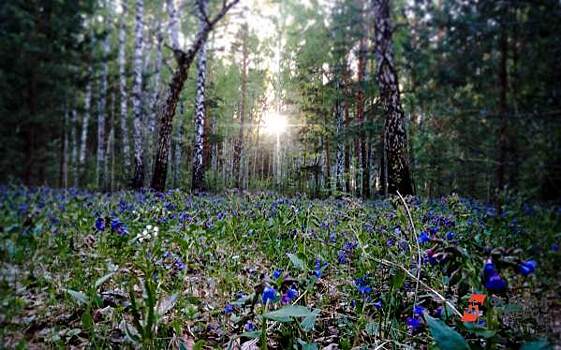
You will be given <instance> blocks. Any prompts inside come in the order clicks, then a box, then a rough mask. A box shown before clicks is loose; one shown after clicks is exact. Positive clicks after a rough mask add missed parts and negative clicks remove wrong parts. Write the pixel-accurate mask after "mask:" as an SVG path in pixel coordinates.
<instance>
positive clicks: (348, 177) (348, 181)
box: [344, 102, 351, 193]
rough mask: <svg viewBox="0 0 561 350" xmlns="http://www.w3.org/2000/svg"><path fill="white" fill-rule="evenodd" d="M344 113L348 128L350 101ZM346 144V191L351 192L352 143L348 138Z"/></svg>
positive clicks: (346, 104)
mask: <svg viewBox="0 0 561 350" xmlns="http://www.w3.org/2000/svg"><path fill="white" fill-rule="evenodd" d="M344 115H345V124H344V125H345V129H346V130H348V128H349V125H350V123H351V118H350V115H349V103H348V102H345V110H344ZM344 145H345V172H344V177H345V191H346V192H347V193H350V192H351V144H350V143H349V142H348V141H347V140H345V142H344Z"/></svg>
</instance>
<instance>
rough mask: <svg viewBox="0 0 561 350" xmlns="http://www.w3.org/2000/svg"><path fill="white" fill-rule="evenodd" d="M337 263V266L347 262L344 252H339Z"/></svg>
mask: <svg viewBox="0 0 561 350" xmlns="http://www.w3.org/2000/svg"><path fill="white" fill-rule="evenodd" d="M337 261H338V262H339V264H346V263H347V262H348V260H347V253H346V252H345V251H344V250H340V251H339V255H338V256H337Z"/></svg>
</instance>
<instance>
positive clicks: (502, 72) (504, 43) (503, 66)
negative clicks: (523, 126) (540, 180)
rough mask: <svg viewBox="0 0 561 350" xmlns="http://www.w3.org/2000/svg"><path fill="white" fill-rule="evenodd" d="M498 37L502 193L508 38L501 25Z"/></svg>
mask: <svg viewBox="0 0 561 350" xmlns="http://www.w3.org/2000/svg"><path fill="white" fill-rule="evenodd" d="M502 26H503V28H502V29H501V37H500V50H501V60H500V67H499V86H500V92H499V114H500V118H501V121H500V126H499V130H498V131H499V135H498V160H497V189H498V190H499V191H502V190H503V189H504V187H505V172H506V171H505V168H506V160H507V149H508V136H507V127H508V120H507V119H508V106H507V92H508V72H507V59H508V37H507V32H506V28H505V25H504V24H503V25H502Z"/></svg>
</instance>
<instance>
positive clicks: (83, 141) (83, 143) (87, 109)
mask: <svg viewBox="0 0 561 350" xmlns="http://www.w3.org/2000/svg"><path fill="white" fill-rule="evenodd" d="M88 73H89V74H88V82H87V83H86V91H85V94H84V114H83V116H82V133H81V135H80V159H79V163H80V172H83V171H84V165H85V163H86V148H87V141H88V126H89V124H90V114H91V103H92V83H91V77H92V75H93V73H92V69H91V68H90V69H89V71H88Z"/></svg>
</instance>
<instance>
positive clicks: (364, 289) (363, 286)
mask: <svg viewBox="0 0 561 350" xmlns="http://www.w3.org/2000/svg"><path fill="white" fill-rule="evenodd" d="M355 285H356V288H357V289H358V292H359V293H360V295H362V296H363V297H365V296H367V295H368V294H370V293H372V288H371V287H370V286H369V285H368V282H367V281H366V278H364V277H360V278H357V279H356V280H355Z"/></svg>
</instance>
